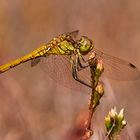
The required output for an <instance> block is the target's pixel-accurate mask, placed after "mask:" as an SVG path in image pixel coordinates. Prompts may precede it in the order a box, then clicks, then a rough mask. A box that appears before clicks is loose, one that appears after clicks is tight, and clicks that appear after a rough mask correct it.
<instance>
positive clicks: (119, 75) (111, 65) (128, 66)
mask: <svg viewBox="0 0 140 140" xmlns="http://www.w3.org/2000/svg"><path fill="white" fill-rule="evenodd" d="M95 52H96V55H97V57H98V58H99V59H102V60H103V63H104V69H105V71H104V74H105V76H107V77H108V78H111V79H115V80H121V81H127V80H137V79H139V78H140V72H139V70H138V69H137V68H136V66H135V65H133V64H132V63H130V62H128V61H125V60H122V59H120V58H117V57H114V56H111V55H108V54H106V53H103V52H101V51H99V50H97V49H95Z"/></svg>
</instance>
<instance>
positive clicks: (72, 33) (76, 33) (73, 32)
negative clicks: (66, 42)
mask: <svg viewBox="0 0 140 140" xmlns="http://www.w3.org/2000/svg"><path fill="white" fill-rule="evenodd" d="M78 33H79V30H75V31H72V32H70V33H66V34H68V35H70V36H71V37H72V38H73V39H76V37H77V36H78Z"/></svg>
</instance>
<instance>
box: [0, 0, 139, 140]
mask: <svg viewBox="0 0 140 140" xmlns="http://www.w3.org/2000/svg"><path fill="white" fill-rule="evenodd" d="M139 13H140V2H139V1H137V0H123V1H122V0H106V1H105V0H100V1H97V0H88V1H85V0H77V1H75V0H71V1H68V0H40V1H33V0H24V1H19V0H10V1H8V0H1V1H0V64H3V63H6V62H7V61H9V60H12V59H15V58H17V57H19V56H22V55H24V54H26V53H28V52H30V51H31V50H33V49H35V48H37V47H38V46H39V45H40V44H42V43H44V42H47V41H49V40H50V39H51V38H52V37H54V36H56V35H58V34H61V33H63V32H69V31H73V30H75V29H79V30H80V35H87V36H89V37H90V38H91V39H93V41H94V42H95V47H97V48H98V49H100V50H103V51H105V52H107V53H109V54H112V55H115V56H118V57H121V58H123V59H126V60H128V61H132V62H134V63H135V64H136V65H137V66H138V68H139V69H140V62H139V59H140V48H139V46H140V16H139ZM108 82H109V81H107V83H106V82H105V88H106V93H105V94H106V95H105V96H104V98H103V99H102V102H101V105H100V107H99V109H98V110H97V112H95V116H94V120H93V126H94V128H95V129H97V130H100V131H102V130H103V129H104V125H103V122H104V120H103V118H104V116H105V114H107V111H108V110H109V109H110V107H113V106H114V105H115V106H117V107H118V108H125V110H126V118H127V121H128V128H127V131H128V134H129V135H130V137H131V139H133V140H134V139H140V136H139V133H140V123H139V119H140V112H139V105H140V103H139V99H140V95H139V91H140V86H139V84H140V80H139V81H132V82H120V81H113V80H111V86H110V84H109V83H108ZM88 98H89V95H88V94H87V93H83V92H82V91H81V92H77V91H72V90H71V89H67V88H65V87H62V86H61V85H57V84H56V83H55V81H53V80H52V79H50V78H49V77H48V76H47V73H44V72H43V71H42V70H41V68H40V67H39V66H36V67H34V68H31V67H30V63H26V64H23V65H21V66H19V67H17V68H15V69H13V70H11V71H8V72H6V73H4V74H2V75H0V139H2V140H44V139H45V140H61V139H63V138H64V135H65V134H67V133H68V132H69V129H70V128H73V126H75V124H74V123H75V120H76V118H77V115H78V114H79V113H80V110H82V109H88V107H87V102H88ZM114 100H115V101H114ZM118 101H119V102H118ZM101 126H102V128H101ZM93 138H94V139H98V138H99V137H98V138H97V137H96V136H95V137H93Z"/></svg>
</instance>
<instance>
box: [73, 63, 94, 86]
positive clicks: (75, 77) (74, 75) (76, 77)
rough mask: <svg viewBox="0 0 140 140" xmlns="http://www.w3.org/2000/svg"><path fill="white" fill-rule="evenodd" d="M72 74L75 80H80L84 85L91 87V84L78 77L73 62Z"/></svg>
mask: <svg viewBox="0 0 140 140" xmlns="http://www.w3.org/2000/svg"><path fill="white" fill-rule="evenodd" d="M72 76H73V78H74V79H75V80H76V81H78V82H80V83H81V84H83V85H85V86H87V87H90V88H92V86H91V85H89V84H87V83H85V82H84V81H82V80H81V79H79V78H78V73H77V66H76V65H75V64H74V63H73V64H72Z"/></svg>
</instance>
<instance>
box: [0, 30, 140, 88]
mask: <svg viewBox="0 0 140 140" xmlns="http://www.w3.org/2000/svg"><path fill="white" fill-rule="evenodd" d="M77 35H78V30H76V31H73V32H70V33H64V34H61V35H59V36H57V37H55V38H53V39H52V40H51V41H49V42H48V43H46V44H43V45H41V46H40V47H39V48H37V49H35V50H34V51H33V52H31V53H29V54H26V55H25V56H22V57H20V58H18V59H16V60H14V61H11V62H9V63H7V64H4V65H2V66H0V73H3V72H5V71H7V70H9V69H11V68H14V67H15V66H17V65H19V64H22V63H25V62H27V61H31V66H34V65H36V64H38V63H39V62H40V58H45V61H46V65H47V69H46V70H47V74H48V75H50V76H51V77H52V78H53V79H54V80H55V81H56V82H59V83H60V81H59V80H61V81H62V79H63V78H64V79H68V78H69V77H73V79H75V80H76V81H78V82H80V83H82V84H84V85H86V86H88V87H91V85H90V82H89V81H88V80H87V81H85V80H84V79H86V78H84V76H83V75H85V77H86V76H87V73H86V71H87V69H88V66H89V64H88V54H90V53H92V52H94V53H95V57H96V58H100V59H103V62H104V67H105V75H107V76H108V77H110V78H113V79H116V80H135V79H138V78H139V77H140V72H139V71H138V69H137V68H136V66H134V65H133V64H132V63H130V62H127V61H125V60H122V59H119V58H117V57H114V56H111V55H108V54H105V53H103V52H101V51H99V50H97V49H95V48H94V44H93V41H92V40H91V39H89V38H88V37H86V36H82V37H80V38H79V39H76V36H77ZM67 63H69V66H68V65H67ZM43 65H44V64H43ZM43 65H42V66H43ZM68 69H69V70H68ZM67 71H69V73H71V75H72V76H71V75H69V76H68V75H66V73H67ZM80 72H82V74H80ZM89 75H90V74H89ZM57 79H58V80H57ZM62 83H63V85H65V86H67V87H69V85H70V82H69V83H67V84H68V85H66V80H64V81H63V82H62Z"/></svg>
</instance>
